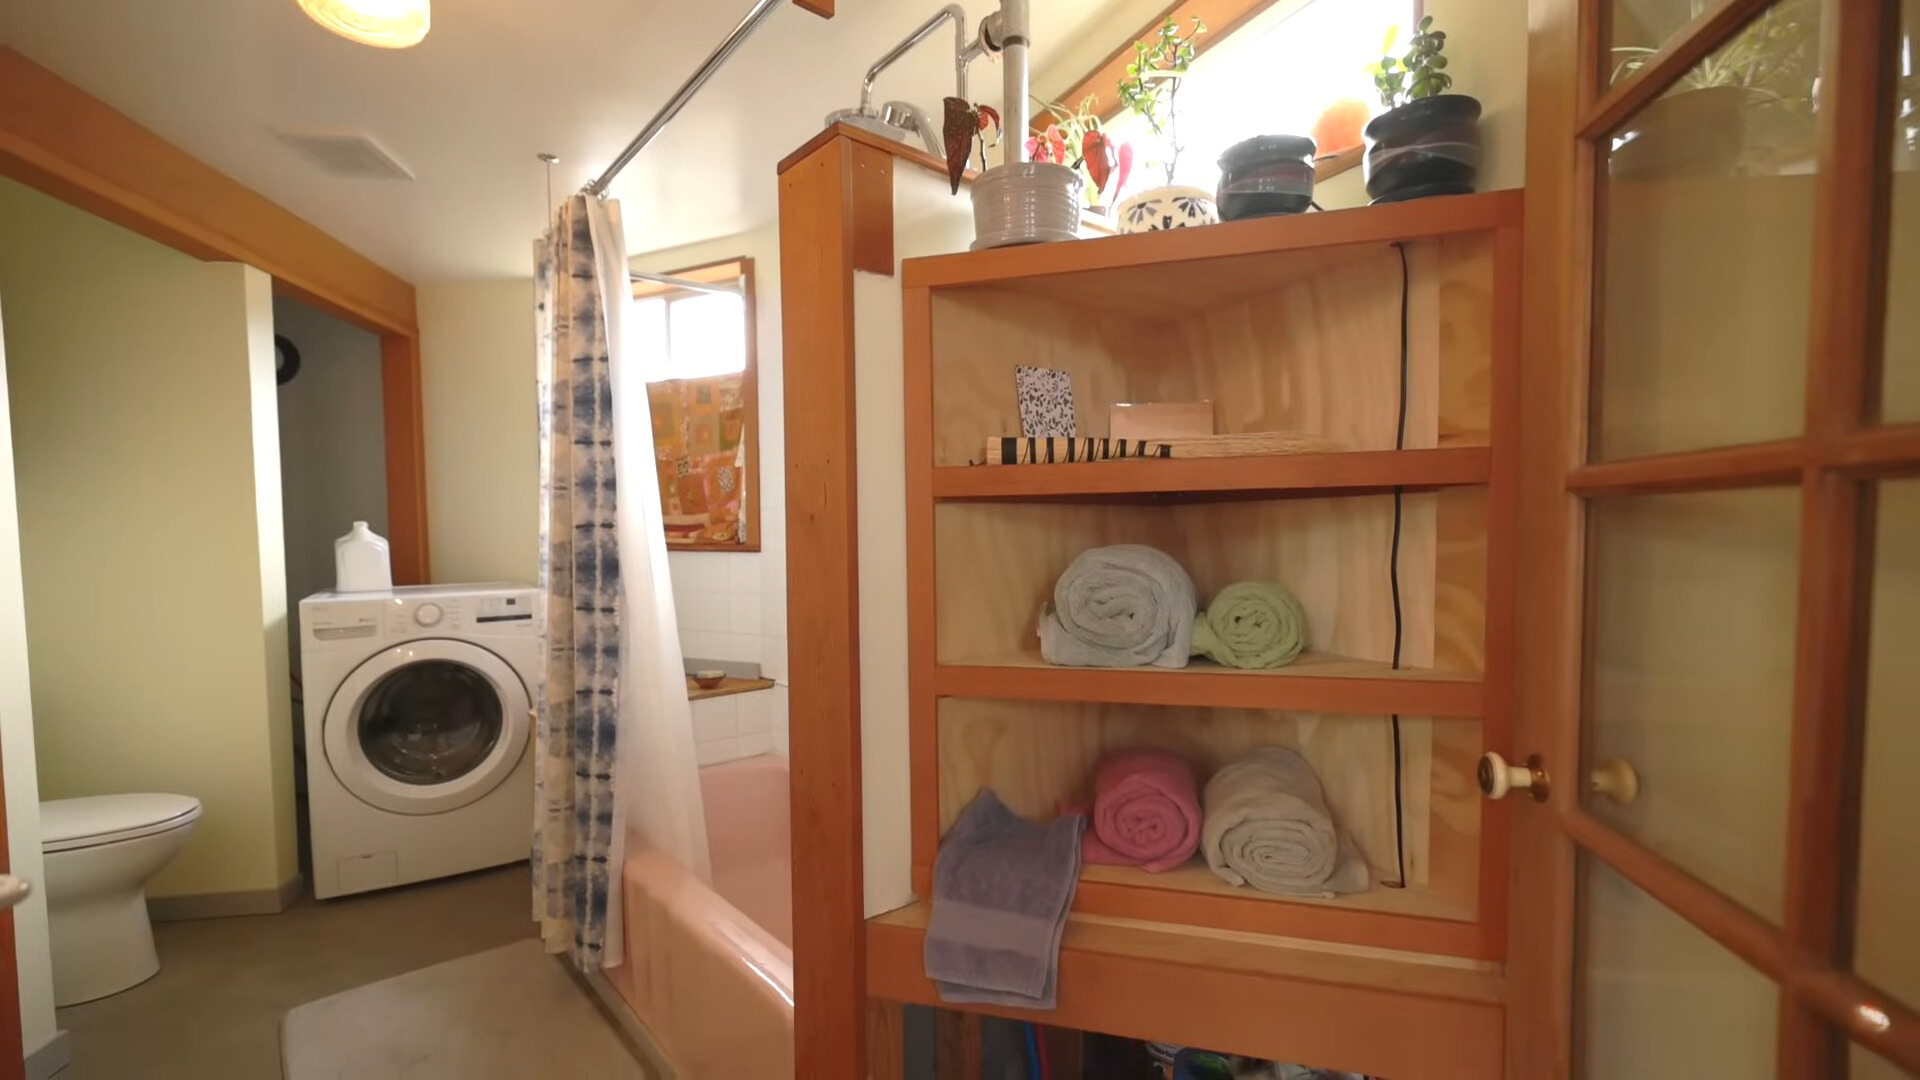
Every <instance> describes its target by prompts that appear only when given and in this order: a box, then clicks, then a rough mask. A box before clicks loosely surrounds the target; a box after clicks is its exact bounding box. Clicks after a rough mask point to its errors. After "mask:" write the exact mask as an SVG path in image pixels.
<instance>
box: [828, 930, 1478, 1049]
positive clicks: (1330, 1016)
mask: <svg viewBox="0 0 1920 1080" xmlns="http://www.w3.org/2000/svg"><path fill="white" fill-rule="evenodd" d="M925 920H926V910H925V906H924V905H915V906H914V907H912V908H907V909H902V910H901V911H899V912H893V913H889V914H888V915H886V916H883V917H881V918H880V919H876V920H874V921H873V922H871V923H869V924H868V928H867V937H868V949H867V953H866V978H867V989H868V992H869V993H871V994H873V995H874V996H876V997H883V998H887V999H889V1000H894V1001H905V1002H911V1003H916V1004H923V1005H934V1006H938V1005H939V1004H940V1001H939V997H938V995H937V994H936V993H935V991H934V987H933V984H932V983H931V982H930V981H929V980H928V979H927V977H926V974H925V967H924V961H923V959H922V955H923V949H924V942H925V936H926V931H925V927H926V921H925ZM1465 964H1466V962H1464V961H1444V962H1443V961H1436V960H1435V959H1434V958H1431V957H1425V956H1418V955H1408V954H1395V953H1393V952H1391V951H1388V950H1380V949H1357V948H1344V947H1341V946H1335V945H1320V944H1317V943H1302V942H1285V941H1280V940H1277V939H1273V938H1262V937H1258V936H1255V935H1247V934H1237V933H1232V932H1226V931H1221V932H1179V931H1171V932H1170V931H1167V930H1165V929H1164V928H1162V927H1157V926H1149V925H1145V924H1139V923H1132V922H1129V921H1127V920H1094V919H1085V918H1082V917H1077V916H1076V917H1074V918H1072V919H1070V920H1069V921H1068V923H1067V928H1066V933H1065V935H1064V937H1063V938H1062V940H1061V944H1060V971H1059V978H1058V980H1057V987H1058V1007H1057V1008H1056V1009H1054V1010H1053V1011H1051V1012H1033V1011H1028V1010H1021V1009H1009V1008H1001V1007H997V1006H968V1008H969V1009H970V1010H973V1011H975V1012H979V1013H984V1014H986V1015H991V1016H1002V1017H1007V1018H1010V1019H1014V1020H1026V1021H1032V1022H1035V1023H1043V1024H1051V1025H1055V1026H1058V1027H1069V1028H1079V1029H1081V1030H1089V1031H1107V1032H1112V1033H1115V1034H1124V1035H1126V1036H1128V1037H1130V1038H1144V1039H1155V1040H1161V1041H1165V1042H1172V1043H1176V1044H1180V1045H1188V1046H1207V1047H1212V1048H1214V1049H1217V1050H1222V1051H1226V1052H1232V1053H1242V1054H1249V1055H1255V1056H1260V1057H1266V1058H1275V1059H1279V1060H1282V1061H1301V1060H1304V1061H1311V1062H1313V1063H1314V1064H1315V1065H1318V1066H1322V1067H1326V1068H1335V1069H1346V1070H1352V1071H1356V1072H1364V1073H1369V1074H1372V1075H1379V1076H1398V1077H1422V1078H1427V1080H1486V1078H1487V1077H1491V1076H1498V1075H1499V1074H1500V1047H1501V1040H1502V1032H1503V1027H1504V1012H1505V1009H1504V1007H1503V1006H1502V1004H1501V1002H1502V1000H1503V990H1502V987H1501V979H1500V976H1499V974H1498V973H1497V972H1496V971H1491V970H1487V969H1484V968H1474V967H1469V966H1464V965H1465ZM1436 1048H1443V1050H1442V1051H1440V1052H1436ZM801 1075H810V1074H805V1073H802V1074H801Z"/></svg>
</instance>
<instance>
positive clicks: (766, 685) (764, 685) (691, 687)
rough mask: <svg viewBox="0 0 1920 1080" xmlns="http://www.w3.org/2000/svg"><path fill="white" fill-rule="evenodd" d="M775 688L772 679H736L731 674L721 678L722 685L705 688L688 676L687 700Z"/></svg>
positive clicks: (700, 699)
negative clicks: (709, 688)
mask: <svg viewBox="0 0 1920 1080" xmlns="http://www.w3.org/2000/svg"><path fill="white" fill-rule="evenodd" d="M771 689H773V680H772V679H736V678H734V677H733V676H731V675H729V676H727V677H726V678H725V679H722V680H720V685H719V686H716V687H714V688H713V689H711V690H707V689H704V688H702V687H701V686H700V684H699V683H696V682H694V681H693V676H691V675H689V676H687V700H688V701H705V700H706V699H707V698H716V697H726V696H727V695H728V694H751V693H753V692H754V691H756V690H771Z"/></svg>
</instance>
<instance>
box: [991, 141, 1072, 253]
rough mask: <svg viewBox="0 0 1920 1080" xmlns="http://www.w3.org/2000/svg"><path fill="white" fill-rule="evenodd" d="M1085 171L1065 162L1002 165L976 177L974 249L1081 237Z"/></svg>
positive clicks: (1025, 162)
mask: <svg viewBox="0 0 1920 1080" xmlns="http://www.w3.org/2000/svg"><path fill="white" fill-rule="evenodd" d="M1083 183H1085V181H1083V180H1082V179H1081V178H1080V174H1079V173H1077V172H1074V171H1073V170H1072V169H1069V168H1067V167H1066V166H1064V165H1052V164H1047V163H1045V162H1033V161H1021V162H1015V163H1011V164H1007V165H997V166H995V167H993V168H991V169H988V170H987V171H986V172H983V173H981V174H980V175H979V176H978V177H976V178H975V179H974V181H973V249H974V250H975V251H978V250H980V249H981V248H996V247H1010V246H1012V245H1014V244H1040V243H1046V242H1048V241H1051V240H1074V239H1078V238H1079V236H1080V187H1081V185H1082V184H1083Z"/></svg>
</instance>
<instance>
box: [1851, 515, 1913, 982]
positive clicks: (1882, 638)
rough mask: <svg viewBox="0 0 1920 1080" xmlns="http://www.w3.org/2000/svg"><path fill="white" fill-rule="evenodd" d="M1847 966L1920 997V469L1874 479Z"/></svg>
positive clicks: (1872, 980)
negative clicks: (1918, 923)
mask: <svg viewBox="0 0 1920 1080" xmlns="http://www.w3.org/2000/svg"><path fill="white" fill-rule="evenodd" d="M1879 503H1880V505H1879V515H1878V518H1879V520H1878V533H1879V535H1878V538H1877V540H1876V541H1875V548H1874V571H1873V622H1872V629H1871V633H1872V635H1873V636H1872V639H1871V644H1870V645H1869V646H1868V651H1867V738H1866V764H1865V768H1864V770H1863V776H1862V783H1861V795H1860V814H1861V820H1860V860H1859V867H1860V870H1859V874H1860V876H1859V883H1858V888H1857V889H1856V895H1855V904H1856V907H1855V925H1854V953H1853V955H1854V970H1855V971H1856V972H1857V973H1858V974H1859V975H1860V976H1861V977H1862V978H1864V979H1866V980H1867V981H1868V982H1870V983H1872V984H1873V985H1875V986H1877V987H1879V988H1880V989H1881V990H1883V991H1885V992H1886V993H1888V994H1891V995H1893V996H1894V997H1895V998H1896V999H1898V1000H1900V1001H1902V1002H1904V1003H1905V1004H1907V1005H1908V1006H1910V1007H1911V1006H1920V934H1916V933H1915V932H1914V929H1913V916H1914V912H1915V911H1920V833H1916V832H1915V831H1914V822H1916V821H1920V783H1916V779H1917V778H1920V663H1916V662H1915V661H1916V656H1915V653H1914V646H1915V644H1916V643H1920V543H1916V541H1915V538H1916V537H1920V479H1916V480H1890V481H1887V482H1885V483H1882V484H1881V485H1880V497H1879Z"/></svg>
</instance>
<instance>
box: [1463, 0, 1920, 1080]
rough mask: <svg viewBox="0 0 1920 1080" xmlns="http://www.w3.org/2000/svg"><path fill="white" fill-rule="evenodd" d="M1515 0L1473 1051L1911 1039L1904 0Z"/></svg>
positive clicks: (1910, 500)
mask: <svg viewBox="0 0 1920 1080" xmlns="http://www.w3.org/2000/svg"><path fill="white" fill-rule="evenodd" d="M1531 7H1532V11H1531V33H1532V54H1531V57H1530V65H1529V83H1530V86H1529V95H1528V109H1529V118H1528V135H1529V139H1528V176H1527V179H1528V211H1527V215H1528V221H1527V236H1528V239H1527V263H1528V273H1527V280H1528V290H1529V291H1528V295H1527V301H1526V302H1527V309H1528V310H1527V316H1526V331H1525V334H1526V353H1527V356H1526V365H1525V367H1526V370H1525V374H1524V376H1523V396H1524V399H1525V403H1526V408H1525V413H1524V417H1523V427H1524V440H1523V443H1524V450H1525V458H1524V461H1523V463H1522V465H1521V470H1522V474H1523V481H1522V485H1521V490H1522V496H1521V507H1520V520H1521V537H1522V542H1521V544H1520V545H1518V547H1519V549H1520V556H1519V557H1520V563H1519V565H1518V566H1517V573H1518V575H1519V578H1520V583H1521V593H1520V595H1521V596H1522V597H1523V598H1525V599H1524V601H1523V604H1522V605H1521V607H1522V610H1521V611H1520V614H1519V616H1518V618H1519V624H1518V627H1517V630H1518V639H1519V642H1520V659H1521V663H1520V665H1519V667H1520V672H1519V677H1520V687H1519V691H1520V697H1519V700H1520V703H1521V709H1520V717H1519V724H1518V734H1517V736H1516V738H1517V742H1516V745H1514V746H1513V747H1511V750H1512V751H1513V753H1512V754H1510V755H1509V758H1510V759H1514V760H1509V761H1508V762H1506V763H1505V765H1506V768H1505V770H1504V771H1502V770H1499V769H1498V768H1497V766H1499V765H1500V764H1501V763H1500V762H1489V763H1488V767H1486V768H1484V769H1483V780H1486V781H1487V782H1486V784H1485V786H1486V787H1488V788H1489V789H1491V790H1494V791H1505V790H1506V789H1508V788H1509V787H1511V789H1512V790H1511V792H1510V793H1508V794H1506V797H1507V798H1510V799H1523V800H1529V805H1528V806H1526V807H1525V808H1523V809H1521V810H1520V811H1519V812H1518V813H1516V814H1515V815H1514V816H1515V820H1516V828H1517V830H1518V835H1517V838H1516V847H1515V850H1516V855H1517V858H1516V882H1515V885H1516V891H1515V893H1514V899H1513V906H1514V911H1515V916H1514V920H1513V925H1514V931H1513V941H1512V949H1511V963H1510V973H1511V976H1512V980H1513V997H1512V1002H1511V1010H1512V1011H1511V1017H1512V1025H1511V1030H1510V1034H1509V1049H1510V1054H1509V1070H1508V1075H1509V1076H1510V1077H1512V1078H1515V1080H1542V1078H1547V1077H1564V1076H1577V1077H1586V1078H1590V1080H1625V1078H1628V1077H1633V1078H1661V1080H1663V1078H1667V1077H1673V1078H1681V1077H1688V1078H1691V1077H1711V1078H1716V1080H1718V1078H1723V1077H1724V1078H1741V1080H1745V1078H1749V1077H1779V1078H1780V1080H1813V1078H1820V1077H1843V1076H1851V1077H1856V1078H1866V1080H1879V1078H1882V1077H1897V1076H1904V1075H1912V1074H1920V1015H1916V1010H1920V922H1916V919H1920V72H1916V64H1920V55H1917V54H1920V0H1532V5H1531ZM1529 797H1531V798H1529Z"/></svg>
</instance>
